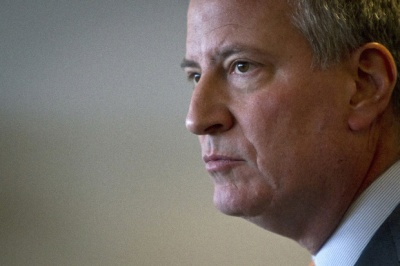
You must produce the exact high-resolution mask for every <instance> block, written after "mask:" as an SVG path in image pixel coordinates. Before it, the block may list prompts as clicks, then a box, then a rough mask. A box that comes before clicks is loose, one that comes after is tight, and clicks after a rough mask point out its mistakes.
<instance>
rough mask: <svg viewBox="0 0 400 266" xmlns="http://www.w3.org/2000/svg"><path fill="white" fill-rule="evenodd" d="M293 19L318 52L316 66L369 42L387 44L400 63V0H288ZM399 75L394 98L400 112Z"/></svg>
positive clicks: (341, 58)
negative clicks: (291, 7) (291, 8)
mask: <svg viewBox="0 0 400 266" xmlns="http://www.w3.org/2000/svg"><path fill="white" fill-rule="evenodd" d="M288 1H289V3H290V4H292V6H293V7H294V14H293V23H294V25H295V26H296V27H297V28H298V29H299V30H300V32H301V33H302V34H303V35H304V36H305V38H306V39H307V40H308V42H309V43H310V45H311V47H312V49H313V52H314V63H315V65H316V66H319V67H322V68H327V67H329V66H330V65H332V64H335V63H338V62H340V61H341V60H343V59H344V58H346V57H347V56H349V55H350V53H351V52H352V51H354V50H355V49H357V48H358V47H360V46H362V45H363V44H366V43H369V42H378V43H381V44H382V45H384V46H385V47H386V48H387V49H388V50H389V51H390V52H391V53H392V55H393V58H394V60H395V63H396V66H397V67H398V68H399V67H400V0H288ZM399 79H400V78H399V75H398V77H397V82H396V87H395V91H394V93H393V96H392V102H393V106H394V108H395V110H396V111H397V113H398V114H400V82H399Z"/></svg>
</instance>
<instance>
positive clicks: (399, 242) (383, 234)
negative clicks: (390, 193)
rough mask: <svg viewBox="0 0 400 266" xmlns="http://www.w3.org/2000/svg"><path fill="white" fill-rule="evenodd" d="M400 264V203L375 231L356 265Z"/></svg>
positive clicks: (394, 265) (388, 265)
mask: <svg viewBox="0 0 400 266" xmlns="http://www.w3.org/2000/svg"><path fill="white" fill-rule="evenodd" d="M382 265H386V266H398V265H400V204H399V205H397V207H396V209H395V210H394V211H393V212H392V214H391V215H390V216H389V217H388V218H387V219H386V220H385V222H384V223H383V224H382V225H381V226H380V227H379V229H378V230H377V231H376V232H375V234H374V236H373V237H372V238H371V240H370V242H369V243H368V245H367V246H366V247H365V249H364V250H363V252H362V253H361V256H360V258H359V259H358V261H357V263H356V264H355V266H382Z"/></svg>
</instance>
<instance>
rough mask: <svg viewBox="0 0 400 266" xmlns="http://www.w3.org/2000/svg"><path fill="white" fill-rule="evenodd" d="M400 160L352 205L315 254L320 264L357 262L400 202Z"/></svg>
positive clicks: (317, 264) (335, 265) (316, 262)
mask: <svg viewBox="0 0 400 266" xmlns="http://www.w3.org/2000/svg"><path fill="white" fill-rule="evenodd" d="M399 191H400V161H398V162H397V163H395V164H394V165H393V166H392V167H391V168H389V170H387V171H386V172H385V173H384V174H383V175H382V176H381V177H379V178H378V179H377V180H376V181H375V182H373V183H372V184H371V185H370V186H369V187H368V188H367V189H366V190H365V191H364V192H363V193H362V194H361V195H360V197H359V198H358V199H357V200H356V201H355V202H354V203H353V204H352V205H351V206H350V208H349V210H348V211H347V213H346V215H345V216H344V218H343V220H342V222H341V224H340V225H339V227H338V228H337V229H336V231H335V232H334V234H333V235H332V236H331V237H330V238H329V240H328V241H327V242H326V243H325V244H324V246H323V247H322V248H321V249H320V251H319V252H318V253H317V254H316V255H315V256H313V260H314V263H315V265H316V266H337V265H346V266H350V265H354V264H355V263H356V262H357V260H358V258H359V257H360V255H361V253H362V251H363V250H364V248H365V247H366V246H367V244H368V242H369V240H370V239H371V238H372V236H373V235H374V233H375V232H376V231H377V230H378V228H379V227H380V225H381V224H382V223H383V222H384V221H385V220H386V218H387V217H388V216H389V215H390V214H391V213H392V211H393V210H394V209H395V208H396V206H397V205H398V204H399V202H400V193H399Z"/></svg>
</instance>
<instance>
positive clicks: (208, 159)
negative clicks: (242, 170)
mask: <svg viewBox="0 0 400 266" xmlns="http://www.w3.org/2000/svg"><path fill="white" fill-rule="evenodd" d="M203 160H204V162H205V164H206V170H207V171H208V172H223V171H227V170H230V169H232V168H234V167H236V166H238V165H239V164H241V163H243V162H244V160H242V159H240V158H234V157H229V156H221V155H210V156H207V155H205V156H204V157H203Z"/></svg>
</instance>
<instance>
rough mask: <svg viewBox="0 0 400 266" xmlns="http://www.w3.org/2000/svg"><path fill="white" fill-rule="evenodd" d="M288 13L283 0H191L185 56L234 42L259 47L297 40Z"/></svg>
mask: <svg viewBox="0 0 400 266" xmlns="http://www.w3.org/2000/svg"><path fill="white" fill-rule="evenodd" d="M291 14H292V9H291V6H290V5H289V4H288V3H287V1H286V0H191V1H190V5H189V10H188V25H187V26H188V32H187V43H186V44H187V54H186V56H187V57H189V58H191V57H193V56H196V55H197V56H200V57H201V58H204V56H206V54H207V53H210V52H213V51H211V50H213V49H214V50H215V49H221V47H223V46H232V45H233V46H234V45H236V44H239V45H242V46H246V47H248V46H252V48H254V49H257V50H262V49H264V48H266V47H268V49H269V48H271V49H273V48H274V46H281V45H285V43H286V42H288V41H289V42H294V41H298V39H299V37H301V38H302V36H299V32H298V31H297V29H295V28H294V26H293V24H292V23H291ZM296 38H297V39H296Z"/></svg>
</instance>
